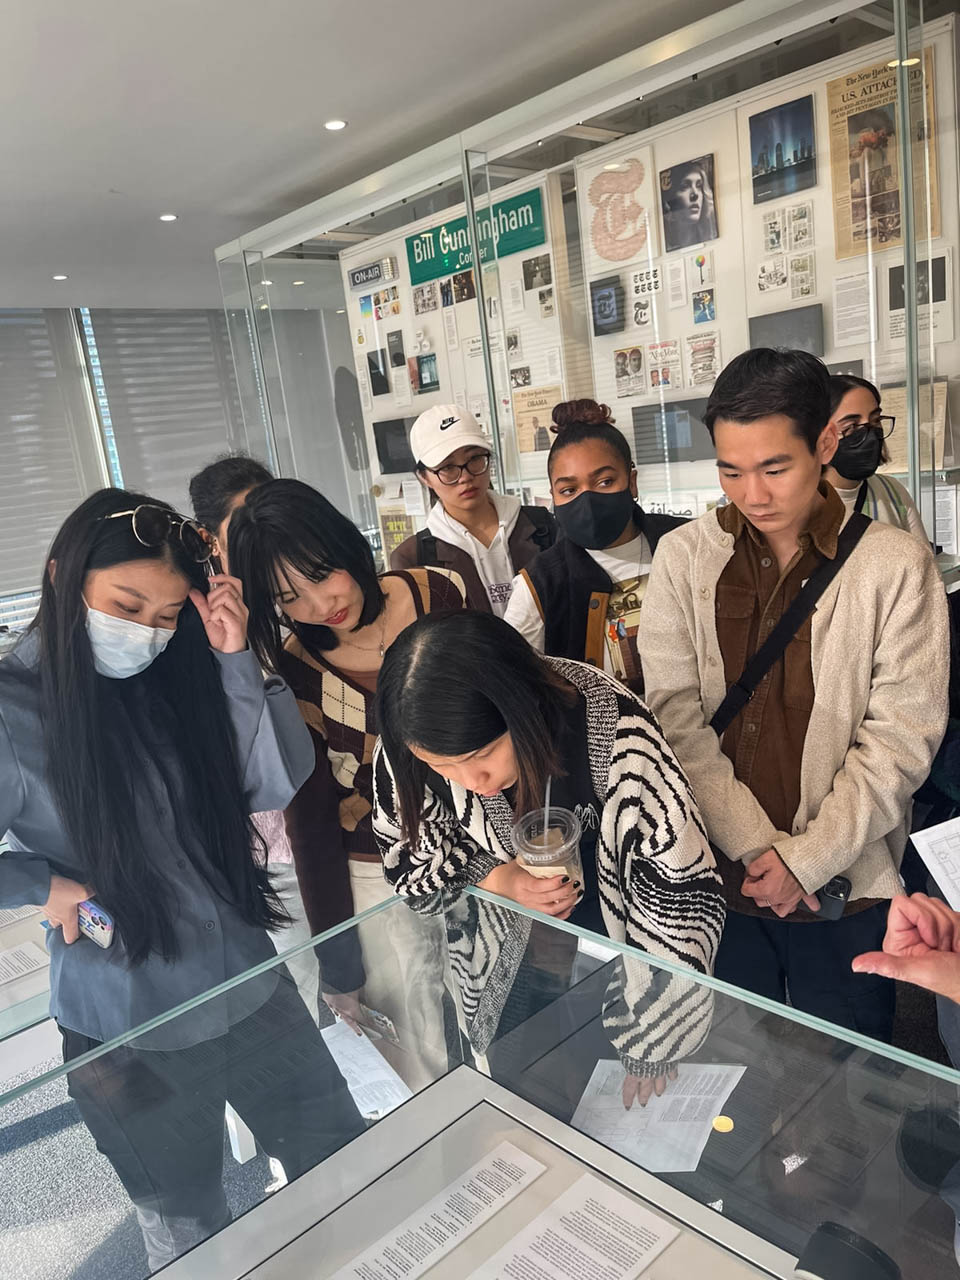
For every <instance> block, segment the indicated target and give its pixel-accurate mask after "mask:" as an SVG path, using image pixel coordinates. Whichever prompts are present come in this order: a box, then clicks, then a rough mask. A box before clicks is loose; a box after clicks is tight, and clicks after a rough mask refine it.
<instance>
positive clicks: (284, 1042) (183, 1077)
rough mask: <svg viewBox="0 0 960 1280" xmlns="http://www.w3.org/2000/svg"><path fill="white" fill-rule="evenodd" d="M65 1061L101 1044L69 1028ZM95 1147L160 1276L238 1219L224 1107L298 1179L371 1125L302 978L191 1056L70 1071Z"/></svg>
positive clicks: (118, 1057) (121, 1052)
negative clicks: (227, 1188) (230, 1186)
mask: <svg viewBox="0 0 960 1280" xmlns="http://www.w3.org/2000/svg"><path fill="white" fill-rule="evenodd" d="M61 1035H62V1037H63V1057H64V1061H65V1062H70V1061H71V1060H72V1059H74V1058H77V1057H79V1055H80V1054H83V1053H86V1052H88V1051H89V1050H91V1049H94V1048H97V1047H98V1042H97V1041H96V1040H91V1039H90V1038H89V1037H87V1036H83V1035H80V1034H78V1033H77V1032H75V1031H68V1030H65V1029H63V1028H61ZM68 1087H69V1092H70V1096H71V1097H72V1098H73V1099H74V1100H75V1101H76V1103H77V1106H78V1108H79V1110H80V1114H81V1116H82V1117H83V1121H84V1123H85V1124H86V1126H87V1128H88V1129H89V1130H90V1133H91V1134H92V1136H93V1138H94V1141H95V1142H96V1144H97V1149H98V1150H99V1151H100V1152H101V1154H102V1155H104V1156H106V1158H107V1159H108V1160H109V1161H110V1163H111V1165H112V1166H113V1168H114V1170H115V1171H116V1174H117V1177H118V1178H119V1179H120V1181H121V1182H122V1183H123V1186H124V1188H125V1190H126V1192H127V1194H128V1195H129V1196H130V1199H131V1200H132V1201H133V1203H134V1206H135V1208H136V1211H137V1217H138V1220H139V1222H140V1226H141V1229H142V1231H143V1236H144V1242H145V1244H146V1247H147V1255H148V1258H149V1262H150V1267H151V1270H154V1271H155V1270H158V1269H159V1268H160V1267H161V1266H166V1265H167V1263H169V1262H172V1261H173V1260H174V1258H176V1257H178V1256H179V1255H180V1254H181V1253H184V1252H185V1251H186V1250H187V1249H189V1248H192V1247H193V1246H194V1245H196V1244H199V1243H200V1241H201V1240H204V1239H206V1238H207V1237H208V1236H210V1235H212V1234H214V1233H215V1232H217V1231H219V1230H221V1229H222V1228H223V1227H224V1226H226V1225H227V1223H228V1222H229V1221H230V1214H229V1211H228V1209H227V1203H226V1198H225V1196H224V1192H223V1137H224V1106H225V1104H226V1103H227V1102H229V1103H230V1105H231V1106H232V1107H233V1109H234V1110H235V1111H236V1112H237V1114H238V1115H239V1116H240V1117H241V1118H242V1119H243V1120H244V1122H245V1123H246V1124H247V1125H248V1127H249V1128H250V1130H251V1132H252V1133H253V1135H254V1137H255V1138H256V1139H257V1142H258V1143H259V1144H260V1146H261V1148H262V1149H263V1150H264V1151H265V1152H266V1153H267V1155H269V1156H273V1157H276V1158H277V1159H278V1160H279V1161H280V1162H281V1163H282V1165H283V1168H284V1172H285V1173H286V1175H287V1178H288V1179H289V1180H290V1181H292V1180H293V1179H294V1178H296V1177H298V1176H299V1175H300V1174H301V1173H305V1172H306V1171H307V1170H308V1169H311V1168H313V1166H314V1165H317V1164H319V1163H320V1162H321V1161H322V1160H324V1159H325V1158H326V1157H327V1156H328V1155H331V1154H332V1153H333V1152H334V1151H336V1150H338V1149H339V1148H340V1147H342V1146H343V1145H344V1144H345V1143H347V1142H349V1141H350V1139H351V1138H354V1137H356V1135H357V1134H359V1133H360V1132H362V1131H363V1129H364V1128H365V1125H364V1122H363V1119H362V1118H361V1116H360V1113H359V1112H358V1110H357V1108H356V1105H355V1104H354V1102H353V1098H352V1097H351V1095H350V1092H349V1090H348V1089H347V1086H346V1083H345V1082H344V1079H343V1076H342V1075H341V1074H340V1072H339V1070H338V1069H337V1066H336V1064H335V1063H334V1061H333V1058H332V1057H331V1056H330V1053H329V1051H328V1049H327V1047H326V1045H325V1044H324V1042H323V1038H322V1037H321V1035H320V1032H319V1030H318V1029H317V1026H316V1024H315V1023H314V1021H313V1019H312V1018H311V1017H310V1015H309V1013H308V1012H307V1008H306V1006H305V1005H304V1003H303V1001H302V1000H301V998H300V996H299V994H298V993H297V989H296V986H295V984H294V983H293V981H292V980H291V979H290V978H289V977H287V976H286V974H285V971H284V976H282V977H281V979H280V983H279V985H278V987H277V990H276V992H275V993H274V995H273V996H272V997H271V998H270V999H269V1000H268V1001H267V1002H266V1004H264V1005H262V1006H261V1007H260V1008H259V1009H257V1010H256V1011H255V1012H254V1013H252V1014H250V1015H249V1016H248V1017H247V1018H245V1019H244V1020H243V1021H242V1022H240V1023H238V1024H237V1025H236V1026H235V1027H232V1028H231V1029H230V1030H229V1031H228V1032H227V1034H226V1035H223V1036H218V1037H217V1038H216V1039H214V1040H208V1041H205V1042H202V1043H201V1044H197V1045H193V1046H191V1047H189V1048H186V1049H174V1050H155V1049H149V1050H148V1049H137V1048H135V1047H132V1046H130V1045H124V1046H122V1047H121V1048H119V1049H115V1050H113V1052H111V1053H108V1054H106V1055H104V1056H101V1057H100V1058H98V1059H95V1060H94V1061H93V1062H90V1063H87V1064H86V1065H85V1066H81V1067H79V1068H76V1069H75V1070H73V1071H71V1072H70V1073H69V1077H68Z"/></svg>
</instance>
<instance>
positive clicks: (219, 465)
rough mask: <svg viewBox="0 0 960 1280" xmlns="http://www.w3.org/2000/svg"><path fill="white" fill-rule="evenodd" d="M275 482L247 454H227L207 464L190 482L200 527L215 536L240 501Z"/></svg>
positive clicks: (191, 495) (260, 463)
mask: <svg viewBox="0 0 960 1280" xmlns="http://www.w3.org/2000/svg"><path fill="white" fill-rule="evenodd" d="M272 479H273V476H272V475H271V474H270V472H269V471H268V470H267V468H266V467H265V466H264V465H263V463H262V462H258V461H257V459H256V458H251V457H250V456H249V455H248V454H246V453H228V454H224V456H223V457H221V458H217V459H215V460H214V461H213V462H210V463H208V464H207V466H205V467H204V468H203V470H202V471H198V472H197V474H196V475H195V476H194V477H193V479H192V480H191V481H190V502H191V505H192V506H193V514H194V517H195V518H196V520H197V522H198V524H202V525H203V527H204V528H205V529H208V530H209V531H210V532H211V533H212V534H214V535H216V534H218V533H219V532H220V526H221V525H222V524H223V522H224V520H226V518H227V515H228V513H229V511H230V508H231V506H232V505H233V503H234V502H235V501H236V499H237V497H238V496H239V495H240V494H241V493H246V492H247V491H248V490H249V489H255V488H256V487H257V485H258V484H265V483H266V482H267V481H268V480H272Z"/></svg>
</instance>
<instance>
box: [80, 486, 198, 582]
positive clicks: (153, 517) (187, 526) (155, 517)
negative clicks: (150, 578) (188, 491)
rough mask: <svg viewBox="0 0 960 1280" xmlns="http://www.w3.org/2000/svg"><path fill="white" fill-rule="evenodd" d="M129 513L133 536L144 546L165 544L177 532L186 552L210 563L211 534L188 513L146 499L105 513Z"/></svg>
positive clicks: (114, 517) (116, 515)
mask: <svg viewBox="0 0 960 1280" xmlns="http://www.w3.org/2000/svg"><path fill="white" fill-rule="evenodd" d="M124 516H127V517H129V519H130V524H131V527H132V529H133V536H134V537H135V538H136V540H137V541H138V542H139V543H141V544H142V545H143V546H145V547H162V546H163V544H164V543H165V542H170V541H171V540H172V539H173V537H174V535H176V536H177V537H178V538H179V539H180V546H181V547H182V548H183V550H184V552H185V554H186V555H187V556H189V558H190V559H191V560H194V561H196V563H197V564H205V565H207V568H208V572H209V569H210V565H209V561H210V557H211V556H212V555H213V544H212V542H211V539H210V536H209V534H207V532H206V531H205V530H204V529H201V528H200V526H199V525H198V524H197V523H196V521H195V520H189V519H188V518H187V517H186V516H181V515H179V514H178V513H177V512H176V511H169V510H167V508H166V507H158V506H155V505H154V504H153V503H152V502H143V503H141V504H140V506H139V507H134V509H133V510H132V511H114V512H113V513H112V514H111V515H108V516H104V519H105V520H120V519H122V518H123V517H124Z"/></svg>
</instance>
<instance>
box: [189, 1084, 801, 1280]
mask: <svg viewBox="0 0 960 1280" xmlns="http://www.w3.org/2000/svg"><path fill="white" fill-rule="evenodd" d="M482 1102H488V1103H490V1104H491V1105H493V1106H494V1107H496V1108H497V1109H498V1110H499V1111H501V1112H502V1113H503V1114H504V1115H505V1116H507V1117H509V1118H511V1119H512V1120H515V1121H516V1122H517V1123H518V1124H519V1125H522V1126H523V1127H524V1128H526V1129H529V1130H532V1131H533V1132H534V1133H536V1134H538V1135H540V1136H541V1137H543V1138H544V1139H546V1140H547V1141H548V1142H549V1143H551V1144H552V1145H553V1146H555V1147H557V1148H559V1149H561V1150H562V1151H563V1152H565V1153H567V1154H568V1155H570V1156H572V1157H573V1158H574V1159H575V1160H577V1161H579V1162H581V1163H582V1164H584V1165H586V1166H587V1167H588V1168H589V1169H593V1170H595V1171H596V1172H597V1173H599V1174H601V1175H603V1176H604V1177H606V1178H609V1179H611V1180H612V1181H613V1182H615V1183H617V1184H619V1185H620V1186H621V1187H622V1188H624V1189H625V1190H626V1191H627V1192H629V1193H631V1194H632V1195H635V1196H637V1197H638V1198H639V1199H640V1200H642V1201H643V1202H644V1203H645V1205H646V1206H648V1207H649V1208H651V1209H653V1210H654V1211H656V1212H658V1213H659V1214H661V1215H663V1216H664V1217H666V1218H670V1219H672V1220H673V1222H674V1223H675V1224H676V1225H679V1226H680V1227H681V1228H683V1229H685V1230H687V1231H690V1232H694V1233H696V1235H698V1236H700V1237H701V1238H702V1239H703V1240H704V1241H705V1242H709V1243H710V1244H711V1245H713V1246H717V1247H718V1248H719V1249H720V1250H722V1251H723V1252H724V1254H726V1255H727V1256H728V1257H729V1258H731V1259H732V1260H734V1261H739V1262H740V1263H741V1264H743V1263H746V1264H747V1265H748V1267H749V1268H751V1270H745V1269H743V1268H742V1266H741V1267H738V1268H736V1269H731V1272H730V1275H731V1277H733V1276H738V1275H744V1274H746V1275H750V1274H753V1275H756V1274H760V1275H767V1276H774V1277H778V1280H786V1278H787V1277H789V1276H792V1275H793V1271H794V1268H795V1266H796V1261H797V1260H796V1258H795V1257H793V1256H792V1255H791V1254H789V1253H786V1252H785V1251H784V1250H782V1249H778V1248H776V1247H775V1246H774V1245H771V1244H768V1243H767V1242H766V1241H765V1240H762V1239H761V1238H760V1237H759V1236H756V1235H754V1234H753V1233H752V1232H749V1231H747V1230H745V1229H744V1228H743V1227H740V1226H737V1225H736V1224H735V1223H733V1222H730V1221H729V1220H727V1219H726V1218H724V1217H723V1215H722V1214H721V1213H717V1212H716V1211H714V1210H713V1209H710V1208H708V1207H707V1206H705V1205H702V1204H699V1203H697V1202H696V1201H695V1200H693V1199H691V1198H690V1197H689V1196H687V1195H684V1194H683V1192H681V1191H677V1190H676V1189H675V1188H673V1187H670V1186H669V1185H667V1184H666V1183H664V1182H661V1181H660V1179H658V1178H657V1177H656V1176H655V1175H654V1174H651V1173H647V1172H646V1171H645V1170H643V1169H640V1168H638V1167H637V1165H635V1164H632V1163H631V1162H630V1161H629V1160H627V1159H626V1158H625V1157H623V1156H620V1155H617V1154H616V1153H615V1152H613V1151H609V1150H607V1148H605V1147H603V1146H602V1145H601V1144H600V1143H599V1142H597V1141H596V1140H595V1139H593V1138H590V1137H588V1136H587V1135H586V1134H583V1133H579V1132H578V1131H577V1130H575V1129H573V1128H571V1127H570V1126H569V1125H567V1124H564V1123H563V1122H562V1121H560V1120H557V1119H555V1118H554V1117H553V1116H551V1115H549V1114H548V1113H547V1112H545V1111H543V1110H541V1108H539V1107H536V1106H534V1105H532V1104H531V1103H529V1102H526V1101H525V1100H524V1099H522V1098H520V1097H518V1096H517V1095H516V1094H514V1093H511V1092H510V1090H509V1089H506V1088H504V1087H503V1086H502V1085H499V1084H497V1083H495V1082H494V1081H492V1080H490V1079H488V1078H487V1077H486V1076H484V1075H482V1074H481V1073H480V1072H479V1071H477V1070H475V1069H474V1068H472V1067H468V1066H459V1067H456V1068H455V1069H454V1070H453V1071H452V1072H451V1073H450V1074H449V1075H447V1076H444V1077H443V1078H442V1079H441V1080H438V1081H437V1082H436V1083H435V1084H432V1085H430V1086H429V1087H428V1088H427V1089H425V1090H424V1091H423V1092H422V1093H420V1094H418V1095H417V1096H416V1097H415V1098H412V1099H411V1100H410V1101H409V1102H406V1103H404V1104H403V1106H401V1107H400V1108H399V1109H398V1110H397V1111H394V1112H393V1113H392V1114H391V1115H389V1116H388V1117H387V1118H386V1119H385V1120H381V1121H380V1122H379V1123H378V1124H377V1125H376V1126H375V1127H374V1128H373V1129H371V1130H369V1131H368V1132H367V1133H365V1134H361V1135H360V1137H358V1138H355V1139H354V1141H353V1142H351V1143H350V1144H349V1145H348V1146H346V1147H344V1148H343V1149H342V1150H341V1151H339V1152H337V1153H336V1154H335V1155H333V1156H331V1157H330V1159H329V1160H327V1161H325V1162H324V1164H322V1165H319V1166H318V1167H317V1168H315V1169H312V1170H311V1171H310V1172H309V1173H307V1174H304V1175H303V1177H301V1178H298V1179H297V1181H296V1182H293V1183H291V1184H290V1185H289V1186H287V1187H284V1188H282V1189H281V1190H280V1191H279V1192H276V1193H275V1194H274V1195H273V1196H272V1197H270V1198H268V1199H267V1200H265V1201H263V1202H262V1203H261V1204H259V1205H257V1206H256V1208H254V1209H251V1210H250V1212H249V1213H247V1214H246V1215H245V1216H244V1217H242V1218H239V1219H237V1221H236V1222H234V1223H232V1224H231V1225H230V1226H229V1227H227V1228H226V1229H225V1230H224V1231H222V1232H221V1233H220V1234H219V1235H217V1236H213V1237H212V1238H211V1239H209V1240H207V1241H205V1242H204V1243H203V1244H201V1245H198V1246H197V1248H196V1249H194V1250H193V1251H192V1252H191V1253H189V1254H186V1255H185V1256H184V1257H183V1258H180V1259H179V1260H178V1261H177V1262H175V1263H173V1264H172V1265H171V1266H170V1267H169V1268H168V1269H167V1270H166V1272H165V1275H166V1276H168V1277H169V1280H208V1278H209V1277H210V1276H217V1277H218V1280H244V1278H246V1280H280V1277H281V1276H282V1277H284V1280H297V1277H299V1276H304V1277H306V1276H308V1275H309V1276H311V1277H314V1276H316V1277H320V1276H322V1275H324V1274H328V1273H326V1272H323V1271H321V1270H320V1269H319V1268H318V1263H317V1252H316V1247H317V1244H318V1242H319V1240H320V1238H321V1236H322V1228H323V1219H325V1218H326V1217H328V1215H330V1214H332V1213H335V1212H336V1211H337V1210H338V1209H339V1208H340V1207H341V1206H342V1205H344V1204H346V1202H347V1201H348V1200H350V1199H351V1198H352V1197H353V1196H356V1195H358V1194H360V1193H361V1192H362V1191H363V1190H364V1189H365V1188H366V1187H368V1186H369V1185H370V1184H371V1183H372V1182H374V1181H375V1180H376V1179H377V1178H379V1177H381V1176H382V1175H383V1174H385V1173H386V1172H388V1171H389V1170H390V1169H391V1168H393V1167H394V1166H396V1165H397V1164H399V1163H400V1162H401V1161H402V1160H405V1159H407V1158H408V1157H409V1156H412V1155H413V1154H414V1153H415V1152H416V1151H417V1150H418V1149H419V1148H421V1147H423V1146H424V1144H425V1143H427V1142H428V1141H430V1140H431V1139H432V1138H434V1137H436V1136H438V1135H440V1134H441V1133H442V1132H443V1130H445V1129H446V1128H447V1127H448V1126H450V1125H451V1124H454V1123H455V1122H456V1121H457V1120H459V1119H460V1118H461V1117H463V1116H465V1115H466V1114H467V1113H468V1112H469V1111H470V1110H471V1109H472V1108H473V1107H475V1106H476V1105H477V1104H478V1103H482ZM425 1198H426V1199H428V1198H429V1196H427V1197H425ZM375 1231H376V1235H379V1234H380V1229H379V1227H377V1228H376V1229H375ZM314 1233H315V1234H314ZM374 1238H375V1237H374ZM370 1243H372V1241H369V1240H364V1241H360V1242H358V1252H360V1251H361V1250H362V1247H365V1246H366V1245H368V1244H370ZM711 1257H713V1259H714V1260H716V1255H715V1254H710V1253H705V1261H709V1260H710V1259H711ZM656 1274H657V1270H656V1266H654V1269H653V1270H652V1271H651V1273H650V1275H651V1280H653V1278H654V1277H655V1276H656ZM664 1274H666V1273H664ZM711 1275H717V1272H715V1271H711ZM718 1280H726V1277H725V1276H718Z"/></svg>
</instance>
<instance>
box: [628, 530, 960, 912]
mask: <svg viewBox="0 0 960 1280" xmlns="http://www.w3.org/2000/svg"><path fill="white" fill-rule="evenodd" d="M732 555H733V537H732V536H731V535H730V534H728V533H725V532H724V531H723V529H722V528H721V527H720V525H719V523H718V521H717V516H716V512H715V511H711V512H708V513H707V514H706V515H705V516H701V517H700V519H699V520H694V521H691V523H689V524H687V525H684V526H683V527H682V528H680V529H677V530H675V531H674V532H672V533H668V534H667V535H666V536H665V537H664V538H663V539H661V542H660V545H659V546H658V548H657V553H656V556H655V557H654V561H653V569H652V572H651V574H650V579H649V583H648V585H647V592H646V595H645V597H644V602H643V610H642V613H641V617H640V631H639V634H638V637H637V647H638V649H639V652H640V656H641V660H642V663H643V675H644V686H645V689H646V694H645V697H646V701H647V703H648V705H649V706H650V707H651V709H652V710H653V711H654V712H655V714H656V715H657V717H658V718H659V720H660V723H661V725H662V727H663V732H664V734H665V735H666V738H667V741H668V742H669V743H670V745H671V746H672V747H673V750H674V751H675V753H676V755H677V756H678V758H679V760H680V763H681V764H682V765H683V768H684V769H685V770H686V773H687V776H688V778H689V779H690V783H691V786H692V788H693V792H694V795H695V796H696V798H697V802H698V804H699V806H700V811H701V813H702V815H703V818H704V820H705V822H706V825H707V830H708V832H709V834H710V839H711V840H712V841H713V843H714V844H715V845H716V846H717V847H718V848H719V849H721V850H722V851H723V852H724V853H725V854H726V855H727V856H728V857H730V858H733V859H744V860H746V861H747V862H750V861H751V860H752V859H753V858H754V857H756V856H757V855H758V854H761V853H764V852H765V851H766V850H767V849H770V848H772V847H775V848H776V850H777V852H778V853H779V854H780V856H781V858H782V859H783V861H784V862H785V863H786V865H787V866H788V867H789V868H790V870H791V871H792V872H793V874H794V875H795V876H796V878H797V879H798V880H799V881H800V883H801V884H802V885H803V887H804V889H805V890H806V891H807V892H808V893H813V892H816V890H817V889H820V888H821V887H822V886H823V885H824V884H826V882H827V881H828V880H829V879H830V878H831V877H832V876H835V875H841V874H843V875H846V876H848V877H849V879H850V881H851V886H852V887H851V894H850V897H851V899H856V898H888V897H892V896H893V895H894V894H896V893H898V892H900V888H901V883H900V876H899V866H900V860H901V858H902V856H903V850H904V848H905V846H906V841H907V835H908V833H909V821H910V797H911V796H912V795H913V793H914V791H916V789H917V788H918V787H919V786H920V784H921V783H922V782H923V781H924V779H925V778H926V776H927V774H928V772H929V769H930V764H931V762H932V760H933V757H934V755H935V754H936V751H937V748H938V747H939V745H940V740H941V738H942V737H943V733H944V729H945V727H946V722H947V681H948V666H949V644H948V639H947V605H946V596H945V593H944V589H943V585H942V583H941V581H940V575H939V572H938V570H937V567H936V564H935V562H934V559H933V557H932V555H931V554H930V552H929V551H928V550H926V549H925V548H924V547H923V546H921V545H920V543H919V542H918V541H917V539H916V538H914V537H912V536H911V535H910V534H909V533H906V532H905V531H904V530H902V529H896V528H894V527H893V526H891V525H886V524H879V523H876V522H874V523H872V524H871V525H870V527H869V529H868V530H867V531H866V533H865V534H864V535H863V537H862V538H861V540H860V542H859V544H858V545H857V547H856V548H855V549H854V551H853V553H852V555H851V556H850V558H849V560H848V561H847V563H846V564H845V565H844V566H843V568H842V569H841V570H840V573H839V574H838V575H837V577H836V578H834V580H833V582H832V583H831V584H830V586H829V587H828V588H827V590H826V591H825V592H824V594H823V595H822V596H821V597H820V601H819V603H818V605H817V608H816V610H815V612H814V615H813V618H812V620H811V630H812V643H811V662H812V665H813V683H814V691H815V696H814V704H813V710H812V712H811V715H810V723H809V727H808V729H807V736H806V740H805V743H804V749H803V761H802V765H801V771H800V804H799V807H798V809H797V813H796V816H795V818H794V821H793V829H792V831H790V832H785V831H778V830H777V829H776V827H775V826H774V825H773V823H771V822H770V820H769V818H768V817H767V815H766V813H765V812H764V810H763V809H762V808H761V806H760V804H759V803H758V802H757V800H756V799H755V798H754V796H753V794H752V792H751V791H750V790H749V789H748V788H747V787H746V786H745V785H744V784H743V783H741V782H739V781H738V780H737V779H736V777H735V776H734V772H733V765H732V763H731V762H730V760H728V759H727V757H726V756H725V755H724V754H723V752H722V751H721V750H720V742H719V739H718V738H717V735H716V734H715V733H714V732H713V730H712V729H711V728H710V718H711V716H712V715H713V713H714V712H715V711H716V709H717V708H718V707H719V706H720V703H721V702H722V701H723V698H724V696H725V694H726V682H725V680H724V675H723V661H722V658H721V656H720V646H719V643H718V640H717V628H716V621H715V611H716V586H717V580H718V579H719V577H720V575H721V573H722V572H723V569H724V566H725V565H726V563H727V561H728V560H729V559H730V557H731V556H732Z"/></svg>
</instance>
